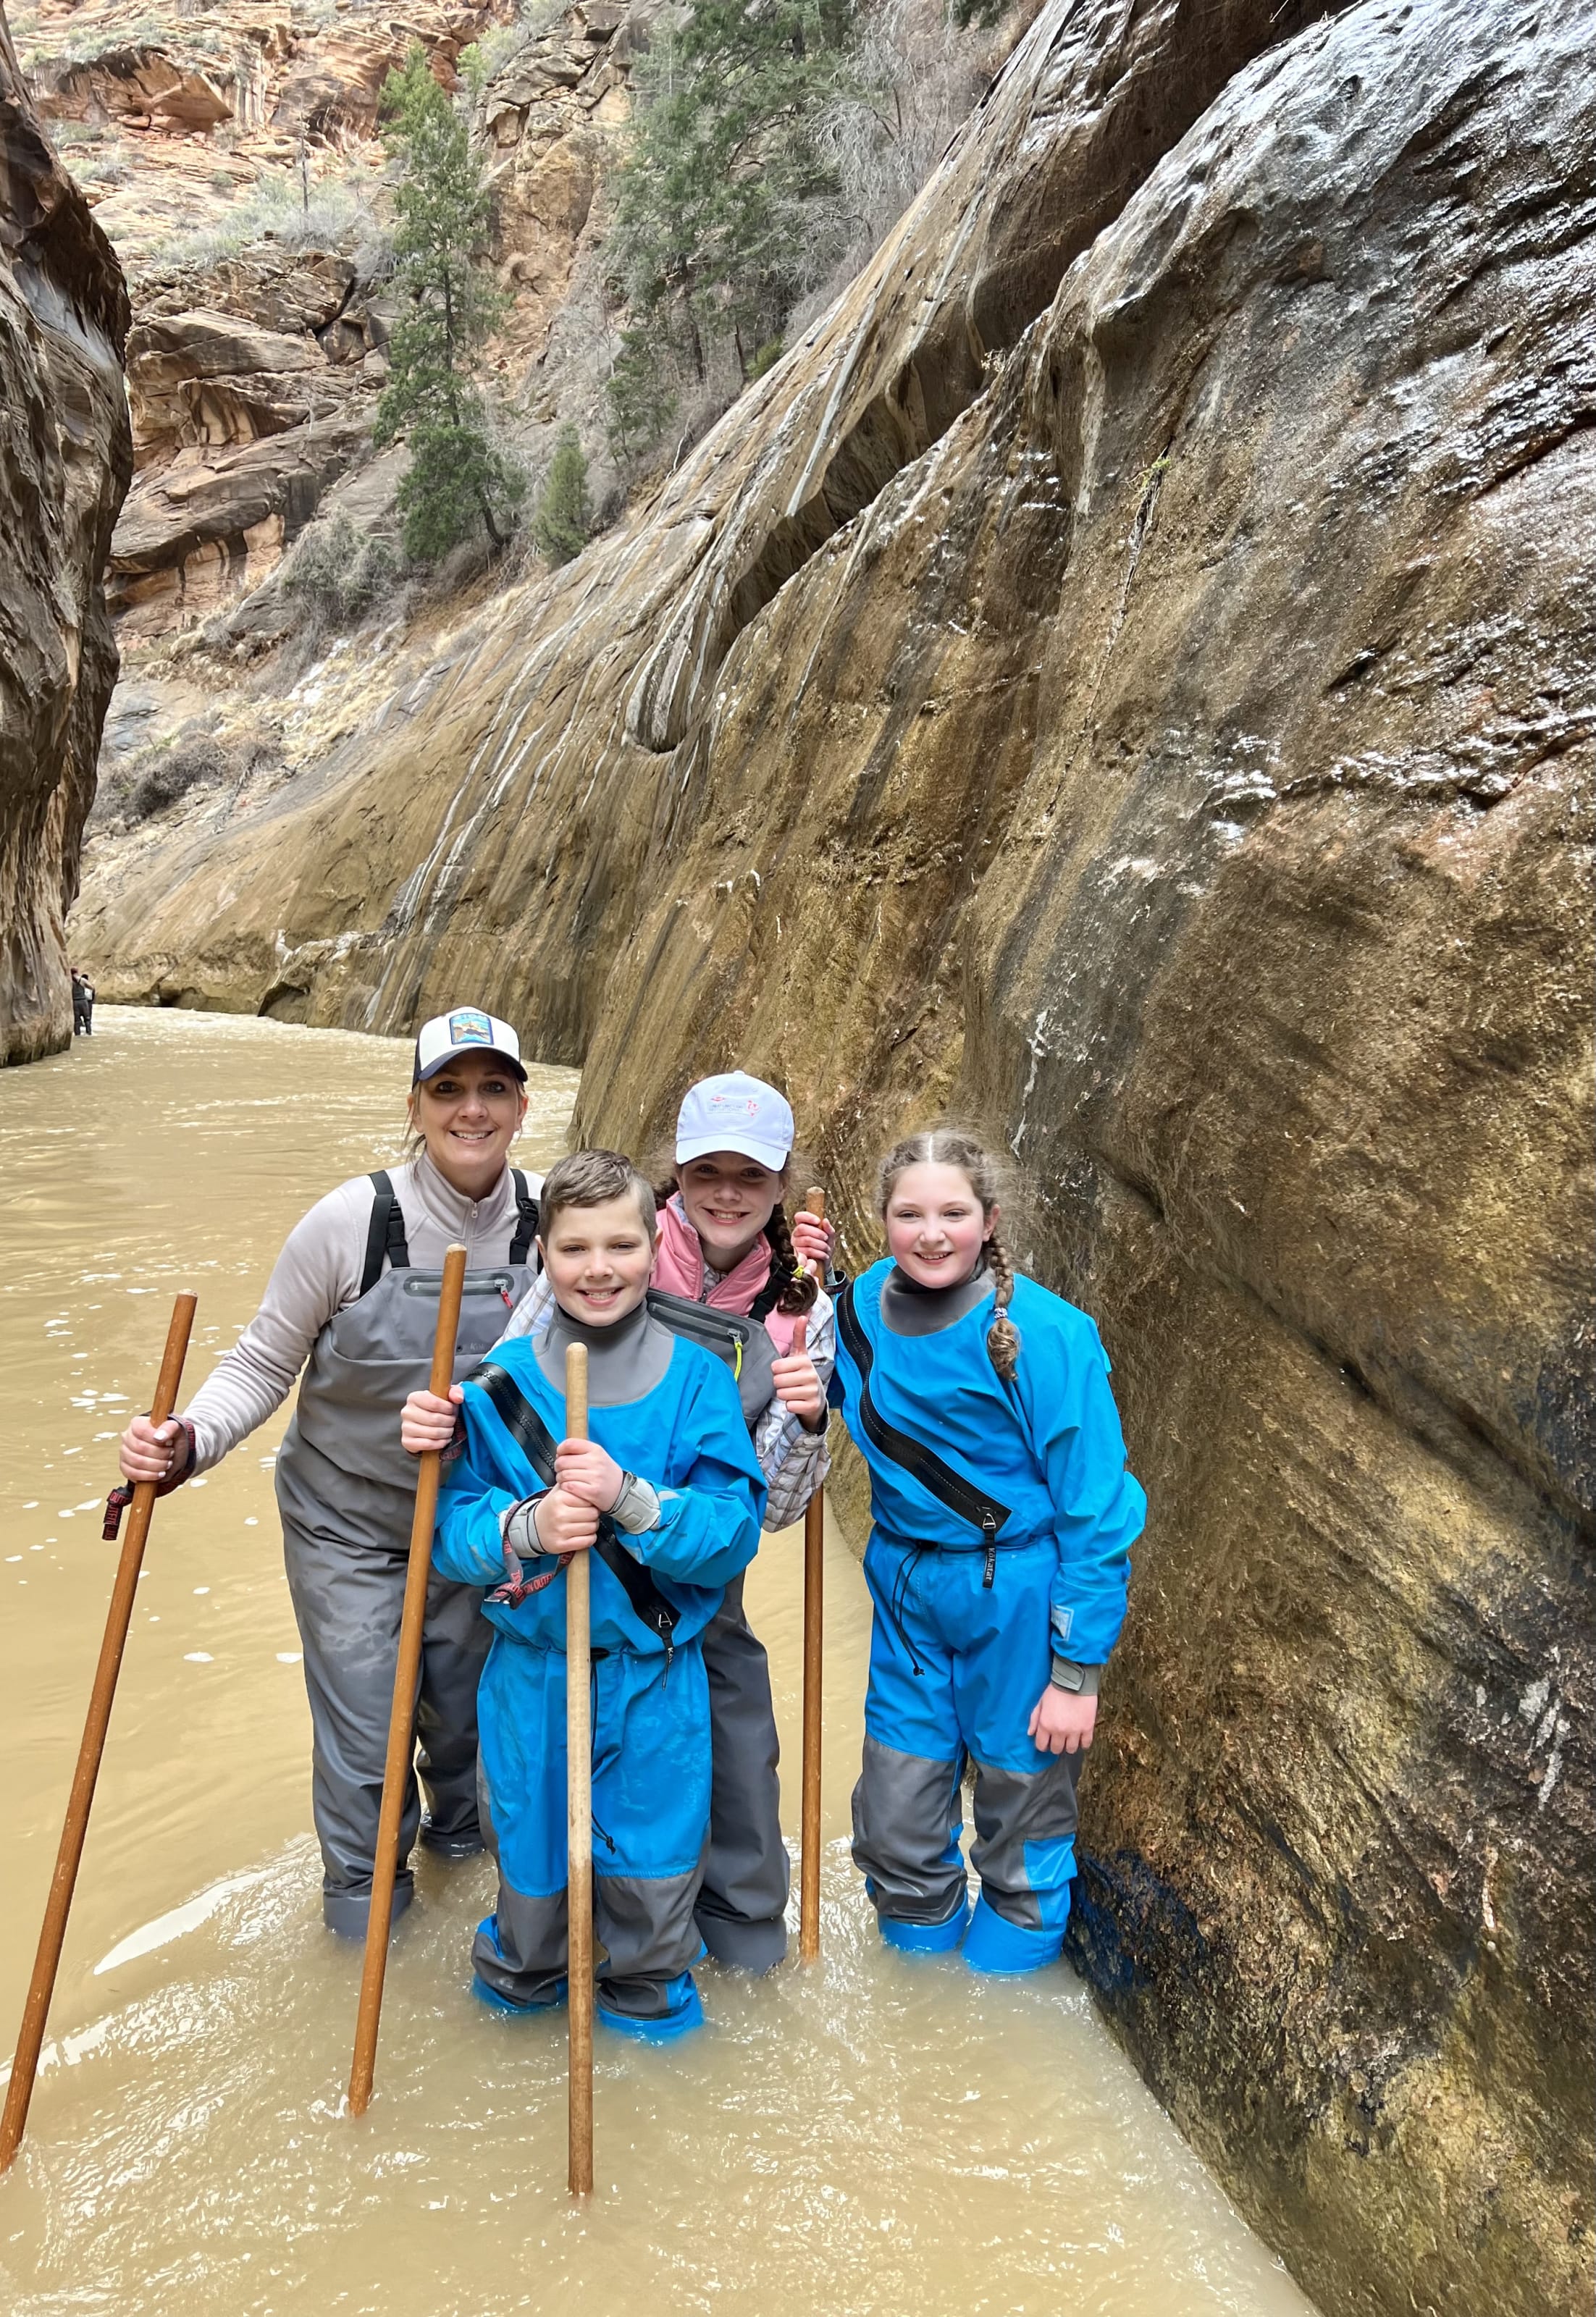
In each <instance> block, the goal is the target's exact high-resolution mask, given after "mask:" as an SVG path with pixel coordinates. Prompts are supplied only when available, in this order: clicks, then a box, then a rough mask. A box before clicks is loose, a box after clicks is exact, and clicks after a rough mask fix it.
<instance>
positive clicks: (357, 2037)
mask: <svg viewBox="0 0 1596 2317" xmlns="http://www.w3.org/2000/svg"><path fill="white" fill-rule="evenodd" d="M464 1287H465V1249H464V1248H463V1247H460V1246H458V1245H457V1246H454V1247H452V1248H449V1250H448V1252H447V1253H446V1254H445V1256H444V1284H443V1286H442V1288H441V1289H440V1291H439V1293H438V1324H437V1332H436V1333H435V1336H434V1337H433V1344H432V1376H431V1379H430V1383H429V1389H430V1390H431V1391H432V1392H433V1393H434V1394H435V1397H436V1398H437V1399H439V1400H444V1399H447V1397H448V1394H449V1388H450V1386H451V1384H453V1382H454V1346H455V1343H456V1340H457V1338H458V1337H459V1335H460V1299H461V1295H462V1293H463V1291H464ZM437 1516H438V1452H437V1450H436V1449H435V1448H429V1449H427V1451H426V1454H424V1455H423V1456H422V1457H421V1459H420V1470H419V1472H417V1479H416V1510H415V1513H414V1515H413V1516H412V1517H411V1521H410V1559H409V1565H408V1568H407V1570H406V1571H405V1606H404V1609H403V1611H402V1612H401V1614H400V1617H399V1664H398V1666H397V1668H395V1672H394V1677H393V1710H392V1712H391V1713H390V1715H389V1717H388V1758H387V1761H386V1763H385V1765H384V1767H383V1771H382V1809H381V1816H380V1817H379V1819H378V1820H377V1855H376V1856H375V1858H374V1859H373V1860H372V1908H371V1912H370V1914H369V1915H368V1916H367V1918H366V1955H365V1967H364V1969H363V1971H362V1973H361V1977H360V2010H359V2012H358V2014H357V2015H356V2017H355V2022H354V2062H353V2063H352V2065H351V2067H350V2070H349V2113H350V2115H351V2116H363V2115H364V2114H365V2112H366V2109H367V2107H368V2106H369V2105H370V2102H371V2098H372V2075H373V2074H374V2072H375V2071H376V2065H377V2029H378V2026H379V2024H380V2023H381V2017H382V1979H383V1974H384V1973H385V1972H386V1970H387V1968H388V1934H389V1931H390V1928H391V1927H392V1922H393V1878H394V1876H395V1874H397V1873H398V1872H399V1820H400V1819H401V1817H402V1816H403V1815H404V1808H405V1793H406V1789H407V1788H408V1785H409V1783H410V1760H411V1756H412V1754H413V1752H414V1750H415V1745H416V1690H417V1684H418V1682H419V1680H420V1677H421V1632H422V1627H423V1625H424V1624H425V1623H426V1580H427V1578H428V1577H429V1575H430V1574H431V1571H432V1533H433V1527H434V1524H435V1522H436V1519H437Z"/></svg>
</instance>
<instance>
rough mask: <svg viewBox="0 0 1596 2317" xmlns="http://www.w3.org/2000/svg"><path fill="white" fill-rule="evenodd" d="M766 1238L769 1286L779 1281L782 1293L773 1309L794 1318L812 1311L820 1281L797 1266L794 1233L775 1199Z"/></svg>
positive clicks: (781, 1205)
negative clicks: (801, 1313) (768, 1248)
mask: <svg viewBox="0 0 1596 2317" xmlns="http://www.w3.org/2000/svg"><path fill="white" fill-rule="evenodd" d="M765 1236H766V1238H767V1239H768V1240H769V1242H770V1279H771V1284H772V1285H775V1284H776V1281H777V1280H779V1281H780V1282H781V1293H779V1294H778V1295H777V1297H776V1310H777V1311H785V1312H786V1313H787V1314H788V1315H789V1316H790V1317H792V1318H794V1319H795V1318H796V1317H797V1315H798V1314H799V1312H801V1311H812V1310H813V1309H814V1300H815V1297H816V1295H817V1294H818V1293H819V1292H820V1288H819V1282H818V1281H817V1280H815V1279H814V1278H812V1277H811V1275H810V1274H809V1273H808V1272H807V1271H801V1270H800V1269H799V1267H798V1257H797V1254H796V1252H795V1250H794V1246H793V1233H792V1230H791V1229H790V1228H789V1226H788V1222H787V1211H786V1209H785V1207H784V1206H783V1204H782V1203H781V1201H780V1200H779V1199H778V1200H777V1201H776V1204H775V1206H774V1207H773V1208H772V1209H771V1211H770V1221H768V1222H767V1224H766V1226H765Z"/></svg>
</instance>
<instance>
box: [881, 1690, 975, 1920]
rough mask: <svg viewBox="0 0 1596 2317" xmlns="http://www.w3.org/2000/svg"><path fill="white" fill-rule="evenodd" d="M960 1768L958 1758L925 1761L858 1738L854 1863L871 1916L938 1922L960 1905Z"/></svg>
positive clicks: (962, 1886) (962, 1893)
mask: <svg viewBox="0 0 1596 2317" xmlns="http://www.w3.org/2000/svg"><path fill="white" fill-rule="evenodd" d="M963 1775H964V1759H963V1757H962V1756H961V1757H960V1758H958V1759H956V1760H955V1761H952V1762H933V1761H928V1760H927V1758H925V1757H924V1756H923V1755H920V1754H901V1753H900V1752H899V1751H898V1750H897V1749H896V1748H895V1747H892V1746H883V1745H881V1744H879V1743H878V1742H877V1740H875V1739H874V1738H871V1737H868V1736H866V1738H865V1760H864V1765H863V1767H862V1768H861V1770H860V1773H859V1783H858V1785H856V1787H855V1788H854V1864H855V1865H856V1866H857V1867H858V1869H859V1871H860V1872H861V1874H864V1875H865V1876H866V1877H867V1879H868V1882H869V1886H870V1896H871V1898H872V1900H873V1901H874V1904H875V1908H876V1911H877V1913H878V1914H882V1915H884V1916H886V1917H887V1918H888V1919H889V1920H890V1921H892V1922H897V1923H922V1924H928V1925H935V1924H938V1923H946V1922H948V1921H950V1920H951V1919H952V1918H953V1917H954V1916H955V1915H956V1914H957V1913H958V1912H959V1910H960V1909H961V1908H962V1907H963V1906H964V1900H965V1878H964V1858H963V1856H962V1855H961V1853H960V1850H959V1835H960V1833H961V1831H962V1830H963V1828H964V1805H963V1803H962V1802H961V1800H960V1796H959V1780H960V1778H961V1777H962V1776H963Z"/></svg>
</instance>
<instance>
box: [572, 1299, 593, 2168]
mask: <svg viewBox="0 0 1596 2317" xmlns="http://www.w3.org/2000/svg"><path fill="white" fill-rule="evenodd" d="M565 1436H566V1438H567V1439H568V1440H586V1438H587V1345H586V1344H568V1345H567V1346H566V1351H565ZM588 1561H589V1556H588V1555H587V1553H586V1552H574V1553H572V1555H571V1557H570V1560H569V1561H568V1562H567V1564H566V1570H565V1779H566V1785H565V1851H566V1862H567V1863H566V1870H565V1889H566V1910H567V1921H568V1923H569V1949H568V1954H567V1961H566V1966H565V1968H566V1983H567V1986H568V1988H569V2019H570V2086H569V2101H570V2106H569V2139H570V2162H569V2172H568V2179H569V2187H570V2193H571V2195H572V2196H591V2195H592V2194H593V1715H592V1704H593V1696H592V1689H591V1686H590V1684H591V1680H592V1663H593V1660H592V1657H591V1654H590V1651H589V1645H588V1625H587V1602H588V1588H587V1576H588Z"/></svg>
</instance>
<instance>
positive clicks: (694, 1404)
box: [623, 1356, 765, 1585]
mask: <svg viewBox="0 0 1596 2317" xmlns="http://www.w3.org/2000/svg"><path fill="white" fill-rule="evenodd" d="M682 1420H683V1423H684V1426H686V1427H691V1430H692V1433H693V1435H694V1437H695V1454H694V1457H693V1461H692V1463H691V1464H690V1465H689V1466H688V1468H687V1470H686V1473H685V1474H684V1476H683V1478H682V1480H681V1481H679V1482H678V1483H677V1485H676V1486H674V1487H664V1486H661V1487H660V1488H659V1525H658V1527H656V1528H651V1529H645V1530H644V1531H643V1533H642V1534H641V1536H629V1537H626V1538H624V1539H623V1543H625V1544H626V1546H627V1547H628V1549H629V1550H630V1551H631V1552H634V1553H635V1554H636V1555H637V1557H638V1559H639V1560H640V1561H642V1562H643V1563H644V1564H645V1566H646V1567H648V1568H650V1569H657V1570H659V1574H660V1576H661V1577H675V1578H677V1579H680V1580H681V1582H682V1583H683V1584H685V1585H730V1584H731V1579H733V1578H734V1577H737V1576H740V1574H741V1572H742V1571H743V1570H745V1569H746V1568H747V1567H748V1565H749V1561H752V1559H753V1557H754V1555H755V1553H756V1552H758V1549H759V1527H760V1524H761V1522H762V1521H763V1520H764V1517H765V1475H764V1473H763V1472H761V1471H760V1469H759V1461H758V1457H757V1456H756V1455H755V1454H754V1449H753V1443H752V1442H751V1441H750V1440H749V1428H748V1426H747V1424H746V1423H745V1422H744V1420H743V1413H742V1404H741V1402H740V1400H739V1399H738V1396H737V1386H736V1385H735V1384H734V1383H733V1382H732V1381H731V1376H730V1375H729V1374H728V1373H727V1371H726V1370H725V1369H724V1368H723V1367H722V1366H721V1365H720V1364H719V1363H718V1362H717V1363H715V1364H713V1365H711V1364H709V1363H708V1359H707V1356H706V1362H705V1365H704V1372H703V1373H702V1374H701V1375H699V1376H696V1377H695V1379H694V1382H693V1387H692V1391H691V1393H690V1395H687V1396H686V1404H685V1405H684V1408H683V1410H682Z"/></svg>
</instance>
